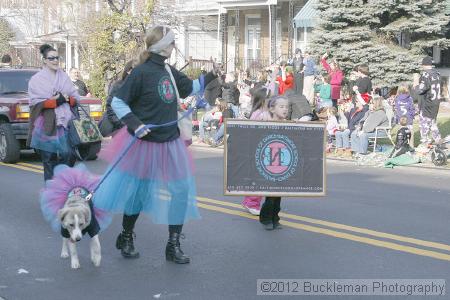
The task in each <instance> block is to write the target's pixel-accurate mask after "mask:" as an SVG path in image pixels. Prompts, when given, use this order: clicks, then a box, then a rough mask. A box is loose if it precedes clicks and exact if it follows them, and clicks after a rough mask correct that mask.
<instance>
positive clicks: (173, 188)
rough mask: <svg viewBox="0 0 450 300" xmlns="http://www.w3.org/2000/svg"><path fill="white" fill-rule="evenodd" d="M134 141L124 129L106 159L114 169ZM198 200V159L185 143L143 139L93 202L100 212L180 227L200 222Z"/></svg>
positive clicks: (104, 155)
mask: <svg viewBox="0 0 450 300" xmlns="http://www.w3.org/2000/svg"><path fill="white" fill-rule="evenodd" d="M132 139H133V137H132V136H131V135H130V134H129V133H128V132H127V130H126V128H122V129H121V130H120V131H119V132H118V133H117V134H116V135H115V136H114V138H113V139H112V140H111V142H110V144H109V145H107V146H106V147H105V148H104V149H103V150H102V151H101V153H100V158H101V159H104V160H107V161H109V162H110V163H111V164H113V163H114V162H115V161H116V160H117V158H118V157H119V156H120V155H121V154H122V153H123V151H124V149H125V148H126V147H127V146H128V145H129V143H131V142H132ZM109 168H111V166H110V167H109ZM109 168H108V170H109ZM196 196H197V195H196V187H195V178H194V175H193V162H192V157H191V155H190V153H189V151H188V149H187V147H186V145H185V143H184V142H183V140H182V139H180V138H179V139H177V140H174V141H170V142H166V143H153V142H147V141H143V140H137V141H136V142H135V143H134V144H133V146H132V147H131V148H130V150H129V151H128V152H127V153H126V154H125V156H124V157H123V158H122V160H121V161H120V163H119V164H118V165H117V166H116V167H115V168H114V169H113V170H112V172H111V173H110V174H109V175H108V177H107V178H106V180H105V181H104V182H103V183H102V184H101V185H100V187H99V189H98V190H97V191H96V193H95V195H94V200H93V201H94V205H95V207H98V208H100V209H102V210H105V211H108V212H114V213H124V214H127V215H134V214H137V213H140V212H144V213H147V214H148V215H150V216H151V218H152V220H153V222H154V223H157V224H169V225H179V224H184V223H186V222H187V221H189V220H191V219H199V218H200V214H199V212H198V208H197V199H196Z"/></svg>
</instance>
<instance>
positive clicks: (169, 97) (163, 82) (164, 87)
mask: <svg viewBox="0 0 450 300" xmlns="http://www.w3.org/2000/svg"><path fill="white" fill-rule="evenodd" d="M158 93H159V97H160V98H161V99H162V100H163V101H164V102H165V103H167V104H169V103H172V102H173V101H174V100H175V99H176V96H175V90H174V88H173V85H172V82H171V81H170V78H169V77H168V76H163V77H162V78H161V79H160V80H159V82H158Z"/></svg>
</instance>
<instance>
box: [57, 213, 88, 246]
mask: <svg viewBox="0 0 450 300" xmlns="http://www.w3.org/2000/svg"><path fill="white" fill-rule="evenodd" d="M59 220H60V221H61V225H62V227H63V228H65V229H67V230H68V231H69V233H70V239H71V240H72V242H78V241H79V240H81V237H82V236H83V234H82V231H83V230H84V229H85V228H86V227H88V226H89V223H91V210H90V209H89V206H87V205H77V206H69V207H63V208H62V209H60V210H59Z"/></svg>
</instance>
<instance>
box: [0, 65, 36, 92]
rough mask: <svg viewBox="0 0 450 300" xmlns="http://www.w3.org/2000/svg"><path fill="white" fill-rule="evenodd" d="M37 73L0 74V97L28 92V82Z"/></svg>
mask: <svg viewBox="0 0 450 300" xmlns="http://www.w3.org/2000/svg"><path fill="white" fill-rule="evenodd" d="M36 73H37V71H20V72H14V71H12V72H0V95H1V94H13V93H17V92H28V82H29V81H30V78H31V76H33V75H34V74H36Z"/></svg>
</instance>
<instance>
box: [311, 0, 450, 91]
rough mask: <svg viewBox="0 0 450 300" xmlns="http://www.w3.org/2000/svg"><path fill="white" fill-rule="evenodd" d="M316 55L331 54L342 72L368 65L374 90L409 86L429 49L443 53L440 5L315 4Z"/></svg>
mask: <svg viewBox="0 0 450 300" xmlns="http://www.w3.org/2000/svg"><path fill="white" fill-rule="evenodd" d="M316 2H317V9H318V11H319V20H320V22H319V25H318V26H317V28H315V30H314V39H313V43H312V47H313V51H314V52H315V53H325V51H329V52H330V53H331V56H333V58H335V59H337V60H338V61H339V62H340V63H341V65H342V67H343V69H344V70H345V71H347V72H348V71H349V70H351V69H352V68H353V67H354V66H356V65H358V64H362V63H367V64H368V65H369V67H370V71H371V77H372V80H373V82H374V84H375V85H383V86H384V85H387V86H394V85H397V84H399V83H401V82H410V81H411V75H412V73H414V72H417V71H418V69H419V66H420V62H421V58H422V57H423V56H424V55H427V54H428V55H430V54H431V49H432V47H433V46H439V47H442V48H447V47H449V46H450V41H449V40H448V39H446V38H445V32H446V30H448V27H447V26H448V24H449V20H450V19H449V17H448V16H446V15H445V5H446V4H445V2H444V1H442V0H316Z"/></svg>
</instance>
